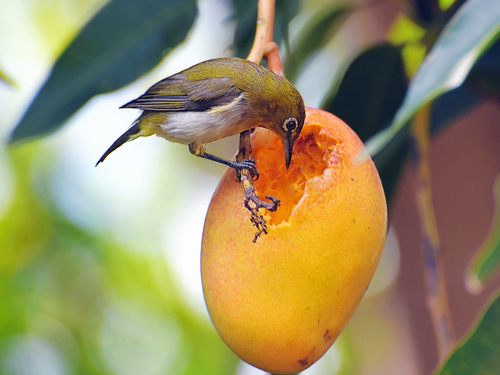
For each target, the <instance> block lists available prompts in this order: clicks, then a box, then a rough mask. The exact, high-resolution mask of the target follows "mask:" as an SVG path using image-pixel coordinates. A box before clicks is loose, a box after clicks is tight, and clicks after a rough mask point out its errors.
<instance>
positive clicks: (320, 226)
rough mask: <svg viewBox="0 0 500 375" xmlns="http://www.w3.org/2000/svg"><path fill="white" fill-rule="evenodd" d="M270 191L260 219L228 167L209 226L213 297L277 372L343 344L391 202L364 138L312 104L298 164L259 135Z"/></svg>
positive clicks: (256, 356)
mask: <svg viewBox="0 0 500 375" xmlns="http://www.w3.org/2000/svg"><path fill="white" fill-rule="evenodd" d="M252 145H253V155H254V157H255V161H256V165H257V168H258V169H259V171H260V173H261V174H260V178H259V179H258V180H257V181H256V182H255V186H256V189H257V191H258V193H259V194H260V196H261V197H264V196H265V195H269V194H272V195H274V196H275V197H278V198H280V199H281V206H280V207H279V208H278V210H277V211H276V212H272V213H267V214H266V219H267V222H268V224H269V233H268V234H267V235H262V236H261V237H260V238H259V239H258V240H257V242H256V243H253V242H252V239H253V238H254V233H255V228H254V227H252V226H251V224H250V221H249V218H250V214H249V211H248V210H247V209H246V208H245V207H244V206H243V199H244V192H243V188H242V186H241V185H240V184H239V183H238V181H237V180H236V177H235V173H234V171H233V170H229V169H228V170H226V171H225V173H224V175H223V177H222V180H221V182H220V184H219V186H218V187H217V190H216V191H215V193H214V196H213V198H212V201H211V204H210V207H209V209H208V213H207V216H206V220H205V227H204V231H203V241H202V254H201V271H202V280H203V291H204V296H205V301H206V305H207V308H208V311H209V313H210V317H211V319H212V322H213V325H214V326H215V329H216V330H217V332H218V333H219V335H220V336H221V338H222V340H223V341H224V342H225V343H226V344H227V345H228V346H229V347H230V348H231V349H232V350H233V351H234V353H236V354H237V355H238V356H239V357H240V358H241V359H243V360H244V361H246V362H248V363H250V364H251V365H253V366H255V367H258V368H260V369H262V370H265V371H268V372H271V373H274V374H290V373H296V372H299V371H302V370H304V369H306V368H307V367H309V366H310V365H311V364H313V363H314V362H315V361H317V360H318V359H319V358H320V357H321V356H322V355H323V354H324V353H325V352H326V350H328V348H329V347H330V346H331V345H332V344H333V342H334V341H335V339H336V338H337V336H338V335H339V334H340V332H341V331H342V330H343V328H344V327H345V325H346V324H347V322H348V321H349V319H350V318H351V316H352V315H353V313H354V310H355V309H356V307H357V306H358V304H359V301H360V300H361V298H362V297H363V295H364V293H365V291H366V289H367V288H368V285H369V284H370V281H371V279H372V276H373V274H374V272H375V269H376V267H377V264H378V262H379V259H380V255H381V252H382V248H383V245H384V242H385V236H386V229H387V207H386V201H385V196H384V191H383V189H382V184H381V182H380V178H379V175H378V173H377V170H376V168H375V166H374V164H373V162H372V160H371V159H369V158H368V159H366V160H364V161H362V162H361V163H360V162H359V161H358V159H356V157H357V156H358V155H359V153H360V151H361V150H362V149H363V144H362V142H361V141H360V140H359V138H358V137H357V135H356V134H355V133H354V132H353V131H352V130H351V129H350V128H349V127H348V126H347V125H346V124H345V123H344V122H342V121H341V120H340V119H338V118H337V117H335V116H334V115H332V114H330V113H327V112H324V111H321V110H317V109H311V108H307V116H306V122H305V124H304V128H303V130H302V133H301V135H300V137H299V139H298V140H297V142H296V144H295V147H294V153H293V160H292V164H291V166H290V168H289V169H288V170H287V169H286V167H285V160H284V154H283V145H282V143H281V141H280V140H279V139H278V138H277V137H276V136H275V135H274V134H273V133H271V132H269V131H267V130H264V129H258V130H256V131H255V133H254V134H253V137H252Z"/></svg>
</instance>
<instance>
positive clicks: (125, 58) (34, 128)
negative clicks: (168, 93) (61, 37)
mask: <svg viewBox="0 0 500 375" xmlns="http://www.w3.org/2000/svg"><path fill="white" fill-rule="evenodd" d="M196 15H197V7H196V1H195V0H170V1H168V2H165V1H160V0H111V1H110V2H108V3H107V4H106V5H105V6H104V7H103V8H101V10H100V11H99V12H98V13H97V14H96V15H95V16H94V17H93V18H92V19H91V20H90V21H89V22H88V24H87V25H86V26H85V27H84V28H83V30H82V31H81V32H80V34H79V35H78V36H77V37H76V38H75V39H74V40H73V42H72V43H71V44H70V45H69V46H68V48H67V49H66V50H65V51H64V52H63V53H62V55H61V56H60V57H59V59H58V60H57V61H56V63H55V65H54V68H53V70H52V73H51V74H50V76H49V78H48V79H47V81H46V82H45V84H44V85H43V86H42V88H41V90H40V92H39V93H38V95H37V96H36V97H35V99H34V100H33V102H32V103H31V105H30V107H29V108H28V110H27V111H26V113H25V114H24V116H23V118H22V119H21V121H20V122H19V123H18V124H17V126H16V128H15V129H14V131H13V133H12V134H11V139H10V142H16V141H20V140H24V139H26V138H31V137H34V136H38V135H42V134H46V133H48V132H50V131H53V130H55V129H57V128H58V127H60V126H61V125H62V124H63V122H64V121H66V120H67V119H68V118H69V117H70V116H71V115H73V114H74V113H75V112H76V111H77V110H78V109H79V108H80V107H82V106H83V105H84V104H85V103H86V102H87V101H88V100H89V99H90V98H92V97H93V96H94V95H98V94H102V93H106V92H110V91H113V90H117V89H119V88H120V87H123V86H125V85H127V84H129V83H130V82H132V81H134V80H135V79H137V78H138V77H139V76H141V75H142V74H144V73H146V72H148V71H149V70H151V69H152V68H153V67H155V66H156V65H157V64H158V63H159V62H160V61H161V60H162V59H163V57H164V56H165V54H166V53H167V52H169V51H170V50H171V49H172V48H175V47H176V46H177V45H178V44H179V43H181V42H182V41H183V40H184V38H185V37H186V34H187V33H188V31H189V30H190V29H191V26H192V24H193V22H194V20H195V18H196Z"/></svg>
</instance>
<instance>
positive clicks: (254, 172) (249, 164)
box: [233, 159, 260, 181]
mask: <svg viewBox="0 0 500 375" xmlns="http://www.w3.org/2000/svg"><path fill="white" fill-rule="evenodd" d="M233 168H234V169H235V170H236V174H237V175H238V181H241V171H242V170H243V169H246V170H247V171H248V172H249V173H250V176H251V177H252V180H254V181H255V180H258V179H259V175H260V173H259V170H258V169H257V167H256V166H255V161H254V160H252V159H245V160H241V161H235V162H234V164H233Z"/></svg>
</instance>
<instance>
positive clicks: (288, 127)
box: [283, 117, 297, 132]
mask: <svg viewBox="0 0 500 375" xmlns="http://www.w3.org/2000/svg"><path fill="white" fill-rule="evenodd" d="M296 128H297V120H295V119H294V118H293V117H292V118H287V119H286V120H285V121H284V122H283V129H284V130H285V131H286V132H291V131H293V130H295V129H296Z"/></svg>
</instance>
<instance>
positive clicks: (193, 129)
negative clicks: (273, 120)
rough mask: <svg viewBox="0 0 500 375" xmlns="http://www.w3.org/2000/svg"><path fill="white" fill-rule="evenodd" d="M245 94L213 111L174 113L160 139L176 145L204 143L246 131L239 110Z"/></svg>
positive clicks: (162, 128)
mask: <svg viewBox="0 0 500 375" xmlns="http://www.w3.org/2000/svg"><path fill="white" fill-rule="evenodd" d="M242 100H243V94H241V95H240V96H239V97H238V98H236V99H235V100H233V101H232V102H231V103H229V104H226V105H223V106H218V107H214V108H212V109H210V110H209V111H207V112H172V113H170V114H169V115H168V121H167V123H166V124H161V125H160V128H161V133H158V135H159V136H161V137H163V138H165V139H167V140H169V141H171V142H177V143H183V144H190V143H197V144H200V145H202V144H205V143H210V142H213V141H216V140H218V139H221V138H225V137H229V136H231V135H235V134H239V133H241V132H242V131H244V130H247V128H249V127H248V125H245V124H244V122H243V121H242V116H243V113H242V111H241V110H238V108H237V107H238V106H239V105H240V104H241V103H242Z"/></svg>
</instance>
